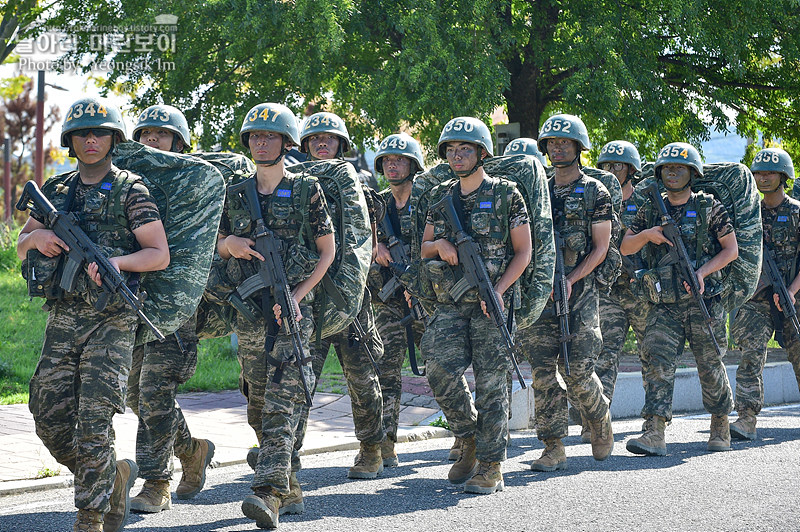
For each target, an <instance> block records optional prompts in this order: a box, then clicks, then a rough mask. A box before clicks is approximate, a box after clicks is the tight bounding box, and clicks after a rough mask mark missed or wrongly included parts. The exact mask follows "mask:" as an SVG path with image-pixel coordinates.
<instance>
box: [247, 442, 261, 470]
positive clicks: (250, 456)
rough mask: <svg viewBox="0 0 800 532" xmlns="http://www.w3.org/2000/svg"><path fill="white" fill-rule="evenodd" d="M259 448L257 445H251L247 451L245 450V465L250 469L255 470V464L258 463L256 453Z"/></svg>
mask: <svg viewBox="0 0 800 532" xmlns="http://www.w3.org/2000/svg"><path fill="white" fill-rule="evenodd" d="M259 451H260V449H259V448H258V447H251V448H250V450H249V451H247V465H249V466H250V469H252V470H253V471H255V470H256V465H257V464H258V453H259Z"/></svg>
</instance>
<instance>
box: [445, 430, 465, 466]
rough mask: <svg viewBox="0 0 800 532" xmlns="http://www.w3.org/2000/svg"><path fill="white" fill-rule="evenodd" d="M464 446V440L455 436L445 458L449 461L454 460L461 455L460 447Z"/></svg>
mask: <svg viewBox="0 0 800 532" xmlns="http://www.w3.org/2000/svg"><path fill="white" fill-rule="evenodd" d="M463 447H464V440H462V439H461V438H459V437H458V436H456V438H455V441H453V446H452V447H450V454H449V455H447V459H448V460H450V461H451V462H455V461H456V460H458V459H459V458H460V457H461V449H462V448H463Z"/></svg>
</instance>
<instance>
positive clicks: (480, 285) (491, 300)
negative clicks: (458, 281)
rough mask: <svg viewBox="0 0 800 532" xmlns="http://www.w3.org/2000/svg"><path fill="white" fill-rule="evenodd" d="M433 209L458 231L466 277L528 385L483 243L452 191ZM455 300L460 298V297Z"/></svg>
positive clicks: (456, 233)
mask: <svg viewBox="0 0 800 532" xmlns="http://www.w3.org/2000/svg"><path fill="white" fill-rule="evenodd" d="M454 194H459V192H458V191H454ZM431 210H433V211H441V212H442V214H443V215H444V218H445V221H446V222H447V224H448V225H449V226H450V229H451V230H452V231H453V232H454V233H455V238H456V249H457V251H458V263H459V265H460V266H461V268H460V269H461V270H462V272H463V274H464V277H463V279H464V280H465V281H466V283H467V284H468V285H469V287H470V288H477V289H478V295H479V297H480V298H481V300H482V301H483V302H484V303H486V310H488V311H489V315H490V316H491V317H492V321H494V324H495V326H496V327H497V328H498V329H500V332H501V333H502V334H503V339H504V340H505V344H506V350H507V351H508V355H509V357H510V358H511V363H512V364H513V366H514V371H515V372H516V373H517V378H518V379H519V384H520V386H522V387H523V388H527V386H526V385H525V379H524V378H522V372H521V371H520V369H519V364H517V358H516V356H514V341H513V340H512V339H511V333H510V332H509V331H508V326H507V325H506V321H505V317H504V316H503V311H502V310H501V308H502V307H501V306H500V301H499V300H498V299H497V292H495V291H494V286H493V285H492V281H491V279H490V278H489V272H488V271H487V270H486V264H485V263H484V262H483V258H482V257H481V254H480V246H478V244H477V243H476V242H475V240H473V238H472V237H471V236H470V235H469V234H467V232H466V231H464V226H463V224H462V223H461V219H460V217H459V215H458V212H457V211H456V207H455V205H454V204H453V196H452V194H445V196H444V198H442V199H441V200H440V201H439V202H438V203H437V204H436V205H433V206H432V207H431ZM454 288H455V287H454ZM451 295H452V291H451ZM454 299H455V300H456V301H458V299H459V298H454Z"/></svg>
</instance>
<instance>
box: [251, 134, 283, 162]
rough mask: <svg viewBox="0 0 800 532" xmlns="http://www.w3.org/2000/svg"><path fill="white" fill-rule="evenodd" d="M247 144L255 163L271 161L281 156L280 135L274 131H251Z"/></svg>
mask: <svg viewBox="0 0 800 532" xmlns="http://www.w3.org/2000/svg"><path fill="white" fill-rule="evenodd" d="M247 144H248V146H249V147H250V155H251V156H252V157H253V159H254V160H256V161H271V160H273V159H277V158H278V157H280V155H281V135H280V134H278V133H275V132H274V131H252V132H251V133H250V137H249V138H248V139H247Z"/></svg>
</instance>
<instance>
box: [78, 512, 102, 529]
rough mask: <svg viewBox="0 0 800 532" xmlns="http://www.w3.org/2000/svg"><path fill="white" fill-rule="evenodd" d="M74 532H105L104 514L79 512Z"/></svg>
mask: <svg viewBox="0 0 800 532" xmlns="http://www.w3.org/2000/svg"><path fill="white" fill-rule="evenodd" d="M72 530H73V532H103V514H101V513H100V512H98V511H95V510H78V516H77V517H76V518H75V526H74V527H72Z"/></svg>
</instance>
